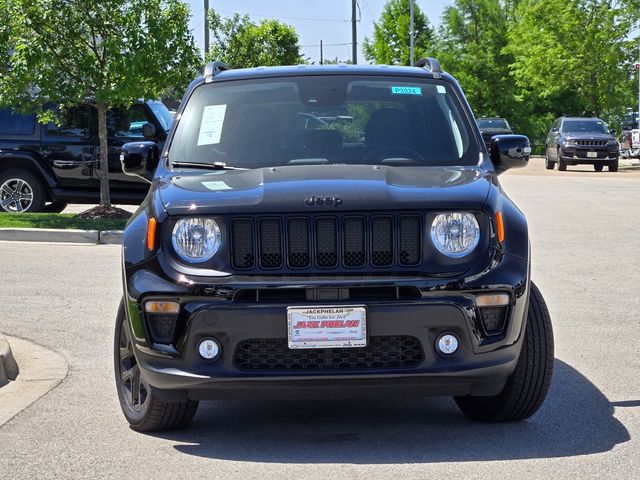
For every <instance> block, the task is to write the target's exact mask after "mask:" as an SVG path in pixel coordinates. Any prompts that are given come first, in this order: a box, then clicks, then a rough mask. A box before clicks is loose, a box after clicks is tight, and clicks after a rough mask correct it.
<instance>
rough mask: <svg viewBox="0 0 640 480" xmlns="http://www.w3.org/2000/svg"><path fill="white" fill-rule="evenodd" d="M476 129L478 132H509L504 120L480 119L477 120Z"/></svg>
mask: <svg viewBox="0 0 640 480" xmlns="http://www.w3.org/2000/svg"><path fill="white" fill-rule="evenodd" d="M478 128H479V129H480V130H491V129H492V128H493V129H496V130H511V128H510V127H509V124H508V123H507V121H506V120H505V119H504V118H480V119H479V120H478Z"/></svg>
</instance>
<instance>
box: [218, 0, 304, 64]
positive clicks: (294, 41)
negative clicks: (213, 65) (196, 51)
mask: <svg viewBox="0 0 640 480" xmlns="http://www.w3.org/2000/svg"><path fill="white" fill-rule="evenodd" d="M207 21H208V22H209V28H210V29H211V32H212V33H213V42H212V45H211V50H210V53H209V56H208V59H209V60H221V61H223V62H225V63H227V64H229V65H230V66H231V67H235V68H247V67H258V66H274V65H296V64H299V63H301V62H302V57H301V55H300V46H299V44H298V33H297V32H296V30H295V28H293V27H291V26H290V25H286V24H284V23H282V22H280V21H278V20H274V19H269V20H263V21H261V22H259V23H254V22H252V21H251V20H250V18H249V16H248V15H244V16H243V15H240V14H238V13H236V14H234V15H233V16H231V17H226V18H222V17H221V16H220V14H219V13H218V12H216V11H215V10H213V9H210V10H209V13H208V15H207Z"/></svg>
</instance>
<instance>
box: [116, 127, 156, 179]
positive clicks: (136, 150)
mask: <svg viewBox="0 0 640 480" xmlns="http://www.w3.org/2000/svg"><path fill="white" fill-rule="evenodd" d="M147 125H150V124H147ZM151 126H153V125H151ZM159 158H160V152H159V149H158V146H157V145H156V144H155V143H154V142H129V143H125V144H124V145H123V146H122V150H121V151H120V163H122V171H123V172H124V173H125V174H126V175H130V176H132V177H139V178H142V179H143V180H146V181H147V182H149V183H151V180H152V179H153V174H154V172H155V170H156V167H157V166H158V160H159Z"/></svg>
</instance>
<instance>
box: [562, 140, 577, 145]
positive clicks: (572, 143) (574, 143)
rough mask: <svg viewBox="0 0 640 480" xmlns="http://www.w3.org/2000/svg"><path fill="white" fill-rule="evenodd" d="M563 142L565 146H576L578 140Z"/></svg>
mask: <svg viewBox="0 0 640 480" xmlns="http://www.w3.org/2000/svg"><path fill="white" fill-rule="evenodd" d="M564 144H565V145H566V146H567V147H577V146H578V141H577V140H565V142H564Z"/></svg>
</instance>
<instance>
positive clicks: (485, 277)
mask: <svg viewBox="0 0 640 480" xmlns="http://www.w3.org/2000/svg"><path fill="white" fill-rule="evenodd" d="M310 116H313V117H316V118H323V122H308V121H307V120H308V118H309V117H310ZM340 118H350V120H349V121H348V122H344V121H338V120H337V119H340ZM331 119H336V120H335V121H332V120H331ZM529 152H530V146H529V141H528V139H527V138H526V137H524V136H520V135H503V136H500V135H499V136H495V137H493V139H492V141H491V153H490V154H489V153H488V152H487V150H486V149H485V146H484V144H483V141H482V137H481V136H480V132H479V130H478V127H477V126H476V123H475V121H474V117H473V114H472V112H471V109H470V108H469V105H468V104H467V102H466V100H465V98H464V96H463V94H462V91H461V89H460V87H459V86H458V84H457V83H456V81H455V80H454V79H453V78H452V77H451V76H449V75H447V74H446V73H443V72H442V71H441V70H440V66H439V64H438V63H437V61H435V60H433V59H425V60H423V61H420V62H419V63H418V64H417V65H416V66H414V67H387V66H325V67H313V66H302V67H277V68H256V69H240V70H230V69H228V68H226V67H225V66H224V65H223V64H220V63H218V62H213V63H211V64H209V65H208V66H207V68H206V69H205V73H204V76H202V77H200V78H198V79H196V80H195V81H194V82H193V83H192V84H191V86H190V87H189V88H188V90H187V92H186V93H185V96H184V100H183V102H182V104H181V107H180V110H179V112H178V114H177V116H176V124H175V126H174V129H173V130H172V131H171V133H170V134H169V138H168V140H167V143H166V145H165V146H164V149H163V150H162V151H161V152H158V150H157V148H156V146H155V145H154V144H151V143H144V142H138V143H133V144H127V145H125V146H124V147H123V151H122V157H121V160H122V162H123V164H124V168H125V171H126V172H127V173H130V174H134V175H139V176H142V177H145V178H148V179H150V180H151V181H152V182H153V183H152V187H151V189H150V191H149V195H148V196H147V198H146V200H145V201H144V203H143V204H142V206H141V208H140V209H139V210H138V211H137V212H136V213H135V214H134V216H133V217H132V218H131V220H130V221H129V224H128V226H127V228H126V231H125V238H124V245H123V269H124V272H123V281H124V299H123V302H122V304H121V307H120V310H119V313H118V316H117V322H116V330H115V344H114V356H115V379H116V384H117V391H118V397H119V400H120V403H121V406H122V410H123V412H124V414H125V417H126V418H127V420H128V421H129V423H130V424H131V426H132V427H133V428H134V429H136V430H140V431H154V430H159V429H170V428H176V427H180V426H182V425H186V424H187V423H188V422H189V421H190V420H191V419H192V417H193V416H194V414H195V411H196V408H197V406H198V401H199V400H206V399H232V398H242V397H247V396H249V397H266V396H284V397H286V398H315V397H319V396H324V397H326V396H329V397H343V396H351V395H394V396H396V395H398V394H410V395H453V396H454V397H455V400H456V402H457V403H458V405H459V406H460V408H461V409H462V411H463V412H464V413H466V414H467V415H469V416H470V417H472V418H474V419H477V420H480V421H490V422H494V421H512V420H520V419H524V418H527V417H529V416H530V415H532V414H533V413H534V412H536V410H537V409H538V408H539V407H540V405H541V404H542V402H543V400H544V398H545V396H546V393H547V390H548V388H549V383H550V381H551V372H552V368H553V336H552V329H551V322H550V319H549V313H548V311H547V307H546V305H545V302H544V300H543V298H542V296H541V294H540V292H539V290H538V289H537V288H536V287H535V285H533V283H531V280H530V272H531V269H530V265H531V256H530V248H529V238H528V233H527V223H526V220H525V217H524V215H523V214H522V212H520V210H518V208H517V207H516V206H515V205H514V204H513V202H512V201H511V200H510V199H509V197H507V196H506V195H505V193H504V192H503V191H502V189H501V187H500V184H499V182H498V176H497V175H498V174H499V173H500V172H503V171H505V170H506V169H508V168H511V167H521V166H524V165H526V164H527V162H528V157H529Z"/></svg>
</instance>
